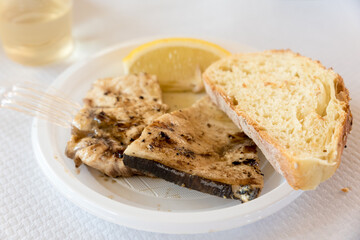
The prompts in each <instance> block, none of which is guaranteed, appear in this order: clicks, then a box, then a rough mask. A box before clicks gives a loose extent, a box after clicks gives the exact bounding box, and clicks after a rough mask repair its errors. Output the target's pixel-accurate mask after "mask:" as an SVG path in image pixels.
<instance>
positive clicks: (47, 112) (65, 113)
mask: <svg viewBox="0 0 360 240" xmlns="http://www.w3.org/2000/svg"><path fill="white" fill-rule="evenodd" d="M44 89H45V88H44V87H43V86H42V85H40V84H37V83H34V82H24V83H19V84H15V85H13V86H12V87H10V88H5V87H0V99H1V104H0V108H7V109H11V110H15V111H18V112H21V113H25V114H27V115H30V116H34V117H38V118H41V119H45V120H47V121H49V122H51V123H54V124H56V125H59V126H61V127H66V128H67V127H71V123H72V120H73V118H74V116H75V114H76V113H77V112H78V111H79V110H80V108H81V105H80V104H79V103H77V102H74V101H72V100H69V99H66V98H64V97H61V93H60V92H58V91H57V90H55V89H47V90H46V91H45V90H44Z"/></svg>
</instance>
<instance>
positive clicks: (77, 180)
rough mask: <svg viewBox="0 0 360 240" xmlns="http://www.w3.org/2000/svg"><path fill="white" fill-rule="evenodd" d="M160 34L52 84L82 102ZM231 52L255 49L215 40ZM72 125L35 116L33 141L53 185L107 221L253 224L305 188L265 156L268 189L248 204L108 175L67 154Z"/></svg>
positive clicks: (201, 226) (175, 225)
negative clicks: (133, 52) (295, 185)
mask: <svg viewBox="0 0 360 240" xmlns="http://www.w3.org/2000/svg"><path fill="white" fill-rule="evenodd" d="M153 39H154V38H149V39H143V40H138V41H131V42H128V43H123V44H120V45H117V46H114V47H111V48H109V49H107V50H105V51H102V52H100V53H99V54H96V55H95V56H93V57H90V58H88V59H86V60H85V61H83V62H81V63H78V64H75V65H74V66H72V67H70V68H69V69H67V70H66V71H65V72H64V73H63V74H61V75H60V76H59V77H58V79H56V80H55V81H54V83H53V84H52V86H51V87H53V88H55V89H58V90H59V91H60V92H62V93H63V95H64V97H69V98H71V99H74V100H76V101H78V102H81V99H82V98H83V97H84V96H85V93H86V92H87V91H88V90H89V88H90V86H91V84H92V82H94V81H95V80H97V79H98V78H103V77H112V76H119V75H123V67H122V58H123V57H125V56H126V55H127V54H128V53H129V52H130V51H131V50H132V49H133V48H134V47H136V46H138V45H140V44H142V43H144V42H147V41H150V40H153ZM210 41H213V42H215V43H217V44H219V45H220V46H223V47H225V48H226V49H228V50H229V51H231V52H247V51H253V50H254V49H252V48H249V47H246V46H243V45H240V44H236V43H229V42H225V41H216V40H215V41H214V40H211V39H210ZM69 137H70V129H64V128H61V127H58V126H56V125H53V124H51V123H48V122H46V121H43V120H38V119H35V120H34V123H33V129H32V138H33V139H32V140H33V147H34V151H35V154H36V156H37V159H38V163H39V165H40V167H41V169H42V170H43V172H44V174H45V175H46V176H47V177H48V178H49V180H50V181H51V182H52V183H53V185H54V186H55V187H56V188H57V189H58V190H59V191H60V192H61V193H62V194H63V195H65V197H67V198H68V199H69V200H71V201H72V202H74V203H75V204H76V205H78V206H79V207H81V208H83V209H85V210H86V211H88V212H90V213H92V214H94V215H96V216H98V217H100V218H102V219H105V220H107V221H110V222H113V223H116V224H120V225H124V226H127V227H131V228H135V229H140V230H145V231H152V232H161V233H205V232H214V231H221V230H226V229H231V228H235V227H239V226H242V225H246V224H249V223H251V222H254V221H257V220H259V219H262V218H264V217H266V216H268V215H270V214H272V213H274V212H276V211H278V210H279V209H281V208H283V207H284V206H286V205H287V204H289V203H290V202H291V201H293V200H294V199H295V198H297V197H298V196H299V195H300V194H301V191H294V190H293V189H292V188H291V187H290V186H289V185H288V184H287V183H286V181H285V179H284V178H283V177H282V176H281V175H279V174H278V173H276V172H275V171H274V169H273V168H272V167H271V165H270V164H269V163H267V161H266V160H265V158H264V157H261V168H262V172H263V173H264V174H265V176H264V178H265V184H264V189H263V191H262V193H261V195H260V197H259V198H257V199H255V200H253V201H250V202H248V203H245V204H240V202H239V201H236V200H230V199H222V198H219V197H215V196H211V195H207V194H203V193H200V192H197V191H193V190H189V189H186V188H182V187H179V186H177V185H174V184H172V183H168V182H166V181H164V180H162V179H152V178H146V177H131V178H128V179H123V178H117V179H112V178H107V177H104V176H103V175H102V174H100V173H99V172H98V171H96V170H93V169H90V168H87V167H86V166H81V167H80V169H79V170H80V171H79V170H78V169H75V167H74V163H73V161H72V160H71V159H69V158H67V157H66V156H65V154H64V150H65V146H66V142H67V141H68V139H69Z"/></svg>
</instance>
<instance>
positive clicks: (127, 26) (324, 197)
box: [0, 0, 360, 240]
mask: <svg viewBox="0 0 360 240" xmlns="http://www.w3.org/2000/svg"><path fill="white" fill-rule="evenodd" d="M74 2H75V8H74V36H75V39H76V41H77V48H76V51H75V53H74V54H73V56H72V57H71V58H69V59H67V60H66V61H62V62H59V63H56V64H52V65H49V66H45V67H38V68H33V67H24V66H21V65H18V64H16V63H14V62H11V61H10V60H8V59H7V58H6V57H5V55H4V53H3V52H2V51H1V52H0V82H1V84H2V85H3V84H7V83H13V82H17V81H23V80H33V81H38V82H41V83H43V84H45V85H48V84H50V83H51V82H52V81H53V80H54V79H55V78H56V77H57V76H58V75H59V74H60V73H61V72H62V71H63V70H64V69H65V68H66V67H68V66H69V65H70V64H73V63H74V62H77V61H79V60H81V59H83V58H84V57H86V56H89V55H91V54H93V53H94V52H97V51H99V50H101V49H104V48H106V47H108V46H111V45H113V44H117V43H119V42H122V41H128V40H130V39H134V38H142V37H148V36H154V35H164V34H165V35H174V36H191V37H200V38H201V37H205V38H206V37H209V38H218V39H228V40H232V41H237V42H240V43H243V44H246V45H250V46H253V47H255V48H258V49H261V50H265V49H273V48H290V49H292V50H294V51H297V52H300V53H302V54H303V55H306V56H309V57H312V58H314V59H318V60H320V61H321V62H322V63H323V64H324V65H325V66H327V67H333V68H334V69H335V71H337V72H339V73H340V75H342V76H343V78H344V80H345V83H346V85H347V86H348V88H349V90H350V95H351V97H352V101H351V110H352V112H353V115H354V125H353V130H352V133H351V135H350V136H349V139H348V144H347V148H346V149H345V151H344V154H343V157H342V163H341V165H340V168H339V169H338V171H337V172H336V173H335V175H334V176H333V177H332V178H331V179H330V180H329V181H327V182H325V183H323V184H321V185H320V187H318V189H316V190H315V191H309V192H305V193H304V194H302V195H301V196H300V197H299V198H298V199H297V200H295V201H294V202H293V203H291V204H290V205H289V206H287V207H285V208H284V209H282V210H281V211H279V212H277V213H275V214H273V215H272V216H270V217H268V218H266V219H263V220H261V221H258V222H256V223H253V224H250V225H247V226H244V227H241V228H237V229H233V230H229V231H224V232H218V233H209V234H199V235H167V234H156V233H149V232H142V231H137V230H133V229H129V228H125V227H122V226H118V225H115V224H112V223H108V222H106V221H104V220H101V219H99V218H97V217H94V216H92V215H91V214H89V213H87V212H85V211H83V210H81V209H80V208H78V207H77V206H75V205H73V204H72V203H71V202H70V201H68V200H67V199H65V198H64V197H63V196H62V195H60V194H59V193H58V192H57V190H55V189H54V188H53V186H52V185H51V184H50V183H49V181H48V180H47V179H46V178H45V176H44V175H43V173H42V172H41V171H40V169H39V167H38V166H37V163H36V159H35V157H34V153H33V150H32V145H31V134H30V130H31V129H30V128H31V121H32V119H31V118H30V117H27V116H24V115H22V114H18V113H15V112H10V111H6V110H0V116H1V118H0V133H1V138H0V156H1V158H0V239H133V240H140V239H201V240H203V239H360V165H359V162H360V145H359V139H360V124H359V117H360V3H359V2H356V1H337V2H335V1H266V2H265V1H263V2H261V1H205V0H204V1H167V0H163V1H159V0H156V1H140V0H135V1H110V0H106V1H105V0H75V1H74ZM343 187H350V192H348V193H344V192H342V191H341V190H340V189H341V188H343Z"/></svg>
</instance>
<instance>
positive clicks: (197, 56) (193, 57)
mask: <svg viewBox="0 0 360 240" xmlns="http://www.w3.org/2000/svg"><path fill="white" fill-rule="evenodd" d="M228 55H230V52H228V51H227V50H225V49H223V48H222V47H220V46H218V45H216V44H214V43H211V42H207V41H204V40H200V39H193V38H166V39H159V40H155V41H152V42H148V43H145V44H143V45H141V46H139V47H137V48H136V49H134V50H133V51H131V52H130V54H129V55H127V56H126V57H125V58H124V59H123V63H124V67H125V73H126V74H130V73H132V74H134V73H139V72H147V73H151V74H155V75H156V76H157V78H158V80H159V82H160V86H161V88H162V90H163V91H165V92H183V91H194V92H199V91H201V90H202V89H203V85H202V80H201V73H202V72H203V71H204V70H205V69H206V68H207V67H208V66H209V65H210V64H211V63H213V62H214V61H216V60H218V59H220V58H222V57H225V56H228Z"/></svg>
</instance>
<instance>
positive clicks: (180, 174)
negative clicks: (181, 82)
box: [124, 97, 264, 202]
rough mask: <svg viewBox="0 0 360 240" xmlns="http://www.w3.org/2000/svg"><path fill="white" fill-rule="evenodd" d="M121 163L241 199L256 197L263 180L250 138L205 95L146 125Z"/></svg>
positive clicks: (180, 183) (247, 199)
mask: <svg viewBox="0 0 360 240" xmlns="http://www.w3.org/2000/svg"><path fill="white" fill-rule="evenodd" d="M124 164H125V166H127V167H130V168H132V169H136V170H138V171H140V172H143V173H145V174H147V175H148V174H150V175H153V176H156V177H160V178H163V179H165V180H167V181H170V182H173V183H175V184H178V185H180V186H184V187H187V188H191V189H195V190H198V191H201V192H204V193H209V194H212V195H216V196H219V197H224V198H233V199H239V200H240V201H241V202H247V201H249V200H252V199H254V198H256V197H257V196H258V195H259V194H260V191H261V189H262V187H263V182H264V179H263V176H262V174H261V172H260V169H259V158H258V156H257V152H256V145H255V143H254V142H253V141H252V140H251V139H250V138H248V137H247V136H246V135H245V134H244V132H243V131H241V130H240V129H239V128H237V127H236V126H235V124H234V123H232V122H231V120H230V119H229V118H228V117H227V116H226V115H225V114H224V113H223V112H222V111H221V110H220V109H218V108H217V107H216V105H215V104H213V103H212V102H211V100H210V99H209V97H205V98H202V99H200V100H199V101H198V102H196V103H195V104H194V105H192V106H191V107H189V108H185V109H182V110H178V111H174V112H172V113H168V114H164V115H162V116H160V117H159V118H157V119H156V120H155V121H154V122H153V123H152V124H150V125H148V126H147V127H146V128H145V129H144V131H143V132H142V134H141V136H140V138H138V139H137V140H135V141H134V142H133V143H131V144H130V145H129V146H128V147H127V148H126V150H125V152H124Z"/></svg>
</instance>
